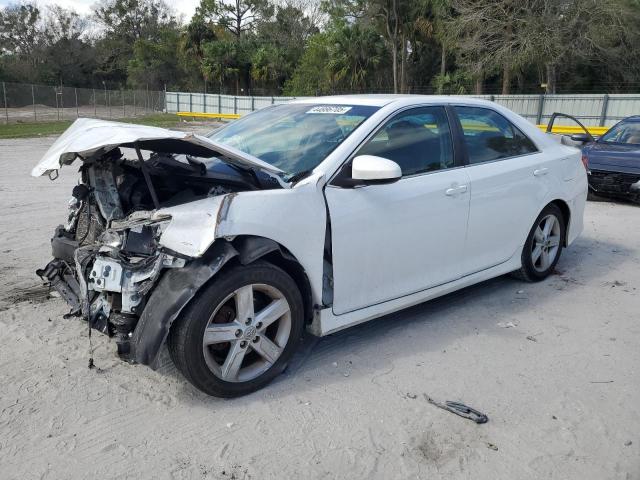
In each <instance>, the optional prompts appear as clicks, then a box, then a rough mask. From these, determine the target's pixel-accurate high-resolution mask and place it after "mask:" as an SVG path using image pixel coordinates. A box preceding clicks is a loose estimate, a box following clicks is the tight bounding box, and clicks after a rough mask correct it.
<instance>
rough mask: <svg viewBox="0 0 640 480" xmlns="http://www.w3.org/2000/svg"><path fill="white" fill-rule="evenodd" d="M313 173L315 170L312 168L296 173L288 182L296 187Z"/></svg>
mask: <svg viewBox="0 0 640 480" xmlns="http://www.w3.org/2000/svg"><path fill="white" fill-rule="evenodd" d="M312 173H313V168H311V169H309V170H303V171H301V172H298V173H294V174H293V175H291V176H290V177H289V179H288V180H287V181H288V182H290V183H291V184H292V185H295V184H296V183H298V182H299V181H300V180H302V179H304V178H306V177H308V176H309V175H311V174H312Z"/></svg>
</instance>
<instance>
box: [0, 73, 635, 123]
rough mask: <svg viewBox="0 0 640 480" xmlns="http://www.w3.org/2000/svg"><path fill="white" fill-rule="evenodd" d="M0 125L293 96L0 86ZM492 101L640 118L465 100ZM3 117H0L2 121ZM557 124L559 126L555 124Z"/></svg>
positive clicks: (264, 102) (587, 107) (514, 98)
mask: <svg viewBox="0 0 640 480" xmlns="http://www.w3.org/2000/svg"><path fill="white" fill-rule="evenodd" d="M0 87H1V91H0V95H2V97H0V102H2V103H1V104H0V105H2V111H0V122H2V120H4V123H7V124H8V123H20V122H22V123H27V122H49V121H55V120H74V119H76V118H79V117H92V118H104V119H124V118H132V117H136V116H141V115H148V114H152V113H162V112H165V113H177V112H198V113H230V114H238V115H243V114H245V113H249V112H251V111H253V110H257V109H259V108H262V107H265V106H268V105H273V104H278V103H286V102H288V101H291V100H293V99H294V98H295V97H277V96H234V95H217V94H203V93H190V92H163V91H156V90H109V89H106V88H102V89H100V88H74V87H62V86H57V87H53V86H44V85H26V84H18V83H9V82H2V84H1V85H0ZM468 97H474V98H484V99H486V100H491V101H494V102H496V103H499V104H501V105H504V106H505V107H507V108H509V109H511V110H513V111H514V112H516V113H519V114H520V115H522V116H524V117H525V118H527V119H528V120H529V121H531V122H532V123H537V124H542V123H546V122H547V121H548V119H549V117H550V116H551V114H552V113H553V112H563V113H568V114H571V115H574V116H576V117H577V118H578V119H580V120H581V121H583V123H585V125H587V126H611V125H613V124H615V123H616V122H617V121H619V120H621V119H623V118H625V117H628V116H630V115H638V114H640V95H638V94H610V95H608V94H601V95H596V94H574V95H566V94H562V95H479V96H475V95H468ZM3 117H4V118H3ZM558 124H562V123H561V122H559V123H558Z"/></svg>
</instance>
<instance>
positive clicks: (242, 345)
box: [240, 340, 247, 348]
mask: <svg viewBox="0 0 640 480" xmlns="http://www.w3.org/2000/svg"><path fill="white" fill-rule="evenodd" d="M246 346H247V342H245V341H244V340H243V341H241V342H240V348H244V347H246Z"/></svg>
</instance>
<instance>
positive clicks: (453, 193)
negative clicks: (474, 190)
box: [444, 185, 467, 197]
mask: <svg viewBox="0 0 640 480" xmlns="http://www.w3.org/2000/svg"><path fill="white" fill-rule="evenodd" d="M466 191H467V186H466V185H459V186H457V187H451V188H447V189H446V190H445V191H444V194H445V195H447V196H448V197H454V196H456V195H457V194H458V193H465V192H466Z"/></svg>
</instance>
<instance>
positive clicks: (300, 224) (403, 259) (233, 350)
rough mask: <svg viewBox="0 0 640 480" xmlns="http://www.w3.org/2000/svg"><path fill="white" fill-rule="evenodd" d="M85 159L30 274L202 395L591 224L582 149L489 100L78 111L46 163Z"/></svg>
mask: <svg viewBox="0 0 640 480" xmlns="http://www.w3.org/2000/svg"><path fill="white" fill-rule="evenodd" d="M74 161H79V162H78V165H79V167H80V181H79V183H78V185H77V186H76V187H75V188H74V189H73V192H72V198H71V200H70V202H69V214H68V218H67V219H66V222H65V224H64V225H61V226H60V227H58V228H57V230H56V232H55V235H54V237H53V239H52V250H53V257H54V259H53V260H52V261H51V262H50V263H49V264H48V265H47V266H46V267H44V268H43V269H41V270H39V271H38V274H39V275H40V276H41V277H42V278H45V279H46V280H47V281H49V282H50V283H51V285H52V286H53V287H54V288H55V289H56V290H57V291H58V292H60V294H61V296H62V297H63V298H64V299H65V300H66V301H67V303H68V304H69V305H70V306H71V310H72V312H71V313H72V314H76V315H78V316H82V317H83V318H84V319H86V320H87V321H88V322H89V324H90V326H91V327H93V328H94V329H97V330H99V331H101V332H103V333H106V334H108V335H112V336H114V337H115V339H116V342H117V347H118V354H119V355H120V356H121V357H122V358H123V359H126V360H128V361H131V362H137V363H142V364H145V365H150V366H151V367H155V366H156V365H157V360H158V354H159V352H160V350H161V348H162V346H163V345H164V344H165V342H166V343H167V344H168V349H169V352H170V354H171V357H172V358H173V360H174V362H175V364H176V365H177V367H178V369H179V370H180V371H181V372H182V373H183V374H184V376H185V377H186V378H187V379H188V380H189V381H190V382H191V383H193V384H194V385H195V386H196V387H198V388H199V389H201V390H203V391H204V392H206V393H208V394H211V395H216V396H224V397H231V396H237V395H242V394H246V393H248V392H251V391H254V390H256V389H258V388H260V387H262V386H264V385H265V384H267V383H268V382H269V381H270V380H272V379H273V378H274V377H275V376H276V375H278V374H279V373H280V372H282V371H283V369H284V368H285V366H286V364H287V362H288V360H289V359H290V358H291V355H292V354H293V352H294V351H295V350H296V348H297V347H298V345H299V344H300V339H301V337H302V335H303V331H304V330H305V329H306V330H308V331H309V332H311V333H312V334H314V335H327V334H329V333H332V332H335V331H337V330H340V329H343V328H345V327H348V326H351V325H354V324H357V323H360V322H363V321H366V320H369V319H372V318H375V317H379V316H382V315H385V314H387V313H390V312H394V311H397V310H400V309H402V308H405V307H408V306H411V305H415V304H417V303H420V302H423V301H425V300H428V299H431V298H434V297H437V296H440V295H443V294H446V293H448V292H451V291H453V290H457V289H460V288H463V287H465V286H468V285H471V284H474V283H477V282H481V281H483V280H486V279H489V278H492V277H495V276H498V275H502V274H505V273H509V272H514V271H515V272H516V273H517V274H518V276H519V277H520V278H523V279H525V280H529V281H536V280H542V279H544V278H545V277H547V276H548V275H549V274H550V273H551V272H552V270H553V268H554V266H555V264H556V263H557V262H558V259H559V257H560V253H561V250H562V248H563V247H566V246H568V245H569V244H571V243H572V242H573V241H574V240H575V238H576V237H577V236H578V235H579V233H580V231H581V230H582V218H583V210H584V205H585V199H586V195H587V180H586V173H585V168H584V166H583V164H582V163H581V155H580V152H579V151H578V150H576V149H574V148H571V147H567V146H565V145H562V144H560V143H559V142H557V141H556V140H554V139H553V138H551V137H550V136H547V135H545V134H544V133H542V132H540V131H538V130H537V129H536V127H535V126H533V125H531V124H529V123H528V122H527V121H526V120H524V119H523V118H521V117H519V116H517V115H515V114H514V113H512V112H510V111H508V110H506V109H504V108H502V107H500V106H498V105H496V104H493V103H490V102H484V101H479V100H471V99H454V98H452V97H422V96H377V95H373V96H345V97H327V98H318V99H309V100H302V101H297V102H294V103H290V104H286V105H278V106H273V107H270V108H265V109H263V110H260V111H258V112H255V113H253V114H250V115H247V116H246V117H244V118H242V119H241V120H238V121H237V122H234V123H231V124H229V125H227V126H225V127H223V128H221V129H220V130H218V131H216V132H214V133H213V134H212V135H211V136H210V137H209V138H205V137H200V136H196V135H188V134H185V133H180V132H173V131H168V130H164V129H159V128H153V127H144V126H139V125H127V124H121V123H115V122H106V121H100V120H87V119H82V120H78V121H76V123H74V124H73V125H72V126H71V127H70V128H69V130H67V132H65V133H64V134H63V135H62V136H61V137H60V138H59V139H58V140H57V141H56V142H55V144H54V145H53V146H52V147H51V149H50V150H49V151H48V152H47V154H46V155H45V157H44V158H43V160H42V161H41V162H40V163H39V164H38V165H37V166H36V167H35V168H34V170H33V172H32V174H33V175H35V176H39V175H44V174H46V175H49V176H50V177H51V178H55V176H57V171H58V169H59V168H60V167H61V166H63V165H66V164H71V163H72V162H74Z"/></svg>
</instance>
